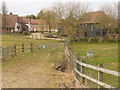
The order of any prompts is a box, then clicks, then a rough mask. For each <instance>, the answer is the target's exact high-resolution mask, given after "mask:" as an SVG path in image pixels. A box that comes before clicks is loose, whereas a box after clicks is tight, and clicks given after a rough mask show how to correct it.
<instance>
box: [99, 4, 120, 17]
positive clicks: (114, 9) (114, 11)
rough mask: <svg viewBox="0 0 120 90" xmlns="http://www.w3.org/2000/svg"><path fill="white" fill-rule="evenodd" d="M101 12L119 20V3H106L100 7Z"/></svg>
mask: <svg viewBox="0 0 120 90" xmlns="http://www.w3.org/2000/svg"><path fill="white" fill-rule="evenodd" d="M100 10H101V11H103V12H105V13H106V14H107V15H109V16H111V17H113V18H115V19H117V18H118V3H105V4H103V5H102V6H101V7H100Z"/></svg>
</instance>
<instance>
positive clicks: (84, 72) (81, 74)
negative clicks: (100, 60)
mask: <svg viewBox="0 0 120 90" xmlns="http://www.w3.org/2000/svg"><path fill="white" fill-rule="evenodd" d="M66 56H67V59H68V61H69V63H70V70H71V72H72V71H73V72H74V76H75V80H76V81H77V82H79V83H81V84H84V83H85V82H86V81H87V80H89V81H90V82H92V83H94V84H96V86H97V87H95V88H116V87H114V86H112V85H109V84H107V83H105V82H104V78H109V79H108V80H110V79H113V80H114V79H115V78H111V77H110V75H112V77H113V76H114V77H116V78H117V80H116V82H115V83H117V84H118V78H119V77H120V72H117V71H113V70H109V69H105V68H102V64H98V66H93V65H90V64H86V63H84V62H83V60H81V59H80V58H78V56H77V54H76V53H72V52H71V50H70V48H69V47H68V45H66ZM92 70H93V71H92ZM88 73H89V74H88ZM105 74H107V76H106V77H105ZM95 75H96V76H95ZM113 83H114V82H113ZM118 86H119V85H118ZM85 87H88V88H90V86H85ZM91 88H94V87H93V86H92V87H91Z"/></svg>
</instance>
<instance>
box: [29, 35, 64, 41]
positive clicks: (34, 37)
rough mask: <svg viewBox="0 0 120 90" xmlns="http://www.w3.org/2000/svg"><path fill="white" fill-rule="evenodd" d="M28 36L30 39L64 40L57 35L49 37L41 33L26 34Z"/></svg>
mask: <svg viewBox="0 0 120 90" xmlns="http://www.w3.org/2000/svg"><path fill="white" fill-rule="evenodd" d="M27 37H28V38H32V39H45V40H61V41H65V39H64V38H62V37H58V38H51V37H49V38H48V37H43V36H41V35H30V36H27Z"/></svg>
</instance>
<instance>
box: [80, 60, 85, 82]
mask: <svg viewBox="0 0 120 90" xmlns="http://www.w3.org/2000/svg"><path fill="white" fill-rule="evenodd" d="M80 61H81V63H83V60H80ZM84 68H85V67H83V66H82V65H80V72H81V73H82V74H84ZM81 81H82V82H81V83H82V84H84V82H85V78H84V77H81Z"/></svg>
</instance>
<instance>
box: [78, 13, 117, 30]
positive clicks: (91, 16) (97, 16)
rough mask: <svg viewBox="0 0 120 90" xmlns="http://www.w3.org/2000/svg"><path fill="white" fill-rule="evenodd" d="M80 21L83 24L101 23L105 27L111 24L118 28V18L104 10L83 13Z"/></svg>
mask: <svg viewBox="0 0 120 90" xmlns="http://www.w3.org/2000/svg"><path fill="white" fill-rule="evenodd" d="M80 23H81V24H86V23H100V24H101V25H102V26H103V27H104V28H108V27H110V26H111V27H112V28H117V27H118V25H117V24H118V23H117V20H115V19H113V18H112V17H110V16H108V15H106V14H105V13H104V12H102V11H98V12H88V13H85V14H83V15H82V16H81V18H80Z"/></svg>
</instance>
